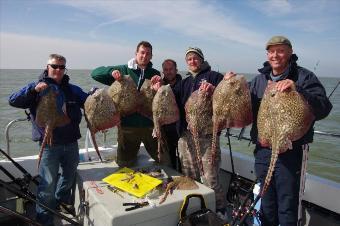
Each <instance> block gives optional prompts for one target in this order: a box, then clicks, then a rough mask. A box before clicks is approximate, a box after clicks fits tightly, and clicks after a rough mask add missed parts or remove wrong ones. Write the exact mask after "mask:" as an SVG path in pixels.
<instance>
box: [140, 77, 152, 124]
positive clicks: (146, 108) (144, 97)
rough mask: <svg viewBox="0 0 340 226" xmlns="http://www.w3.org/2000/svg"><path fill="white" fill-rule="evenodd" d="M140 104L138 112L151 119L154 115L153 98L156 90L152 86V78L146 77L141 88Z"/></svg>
mask: <svg viewBox="0 0 340 226" xmlns="http://www.w3.org/2000/svg"><path fill="white" fill-rule="evenodd" d="M139 94H140V98H139V102H140V106H139V108H138V112H139V113H140V114H141V115H143V116H145V117H147V118H149V119H151V120H152V117H153V114H152V101H153V98H154V97H155V94H156V91H155V90H154V89H153V88H152V87H151V80H150V79H145V81H144V83H143V85H142V87H141V89H140V92H139Z"/></svg>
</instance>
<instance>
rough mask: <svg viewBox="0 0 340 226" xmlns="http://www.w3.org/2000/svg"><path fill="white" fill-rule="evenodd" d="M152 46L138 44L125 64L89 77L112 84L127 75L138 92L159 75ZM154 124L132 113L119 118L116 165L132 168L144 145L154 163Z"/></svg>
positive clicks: (155, 150) (155, 148) (97, 72)
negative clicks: (145, 82)
mask: <svg viewBox="0 0 340 226" xmlns="http://www.w3.org/2000/svg"><path fill="white" fill-rule="evenodd" d="M151 58H152V45H151V44H150V43H149V42H146V41H141V42H140V43H138V45H137V49H136V53H135V57H134V58H132V59H131V60H129V62H128V63H127V64H125V65H117V66H108V67H104V66H102V67H98V68H96V69H94V70H93V71H92V73H91V76H92V78H93V79H94V80H96V81H98V82H100V83H103V84H105V85H111V84H112V83H113V82H114V81H115V80H120V79H121V76H122V75H130V77H131V78H132V79H133V80H134V82H135V83H136V84H137V89H138V90H139V89H140V88H141V86H142V85H143V82H144V81H145V79H151V77H152V76H154V75H160V72H159V71H158V70H156V69H154V68H152V63H151V61H150V60H151ZM152 130H153V122H152V120H151V119H149V118H147V117H145V116H143V115H141V114H140V113H133V114H131V115H128V116H125V117H122V118H121V126H120V128H119V129H118V150H117V164H118V165H119V166H121V167H123V166H132V165H133V164H134V163H135V162H136V160H137V153H138V151H139V148H140V144H141V142H143V144H144V146H145V149H146V150H147V152H148V153H149V155H150V156H151V157H152V158H153V159H154V160H156V161H157V140H156V139H155V138H153V137H152Z"/></svg>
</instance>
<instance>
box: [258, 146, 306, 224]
mask: <svg viewBox="0 0 340 226" xmlns="http://www.w3.org/2000/svg"><path fill="white" fill-rule="evenodd" d="M271 152H272V151H271V149H268V148H261V147H259V146H257V147H256V149H255V152H254V155H255V172H256V176H257V178H258V179H259V180H260V183H261V189H262V186H263V182H264V180H265V178H266V175H267V171H268V167H269V164H270V158H271ZM301 164H302V148H301V147H295V148H293V150H288V151H286V152H285V153H282V154H279V157H278V160H277V162H276V166H275V171H274V173H273V177H272V179H271V182H270V185H269V188H268V190H267V192H266V193H265V194H264V196H263V197H262V200H261V210H260V220H261V225H262V226H275V225H279V224H280V226H296V225H297V221H298V206H299V189H300V174H301Z"/></svg>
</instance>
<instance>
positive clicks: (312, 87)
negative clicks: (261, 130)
mask: <svg viewBox="0 0 340 226" xmlns="http://www.w3.org/2000/svg"><path fill="white" fill-rule="evenodd" d="M297 59H298V57H297V56H296V55H295V54H293V55H292V57H291V59H290V63H289V66H288V70H286V71H285V73H284V74H283V76H282V78H281V79H280V80H283V79H291V80H293V81H294V82H295V86H296V90H297V92H299V93H301V94H302V95H303V96H304V98H305V99H306V100H307V102H308V104H309V105H310V106H311V108H312V111H313V114H314V116H315V120H316V121H317V120H321V119H323V118H325V117H326V116H327V115H328V114H329V113H330V111H331V109H332V107H333V106H332V104H331V102H330V101H329V99H328V98H327V96H326V91H325V88H324V87H323V86H322V84H321V83H320V81H319V79H318V78H317V77H316V75H315V74H314V73H313V72H311V71H309V70H307V69H305V68H303V67H300V66H299V65H297V63H296V61H297ZM263 66H264V67H263V68H261V69H259V72H260V73H261V74H259V75H257V76H256V77H255V78H254V79H253V80H252V81H251V82H250V92H251V99H252V108H253V125H252V129H251V131H250V136H251V139H252V141H253V143H256V142H257V123H256V122H257V113H258V110H259V107H260V103H261V100H262V97H263V94H264V91H265V89H266V87H267V83H268V80H272V79H271V77H270V73H271V71H272V68H271V66H270V64H269V62H265V63H264V64H263ZM313 126H314V123H313V124H312V126H311V128H310V129H309V131H308V132H307V133H306V134H305V135H304V136H303V137H302V138H301V139H299V140H298V141H295V142H293V145H302V144H306V143H311V142H313V135H314V129H313Z"/></svg>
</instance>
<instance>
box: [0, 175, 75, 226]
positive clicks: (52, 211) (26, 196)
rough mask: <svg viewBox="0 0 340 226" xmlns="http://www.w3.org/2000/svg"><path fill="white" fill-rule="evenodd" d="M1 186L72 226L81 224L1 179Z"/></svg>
mask: <svg viewBox="0 0 340 226" xmlns="http://www.w3.org/2000/svg"><path fill="white" fill-rule="evenodd" d="M0 186H2V187H4V188H5V189H6V190H8V191H10V192H12V193H13V194H15V195H17V196H19V197H22V198H24V199H26V200H29V201H31V202H34V203H36V204H37V205H39V206H41V207H43V208H44V209H46V210H47V211H49V212H50V213H53V214H54V215H56V216H58V217H60V218H62V219H64V220H66V221H67V222H69V223H71V224H72V225H79V226H80V224H79V223H78V222H76V221H74V220H72V219H70V218H68V217H66V216H64V215H62V214H61V213H59V212H57V211H55V210H53V209H51V208H50V207H48V206H46V205H45V204H42V203H41V202H39V201H37V200H36V199H33V198H32V197H30V196H29V195H27V194H25V193H23V192H21V191H20V190H18V189H16V188H13V187H12V186H10V185H8V184H7V183H6V182H4V181H3V180H1V179H0Z"/></svg>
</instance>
